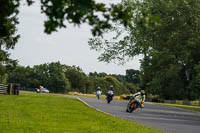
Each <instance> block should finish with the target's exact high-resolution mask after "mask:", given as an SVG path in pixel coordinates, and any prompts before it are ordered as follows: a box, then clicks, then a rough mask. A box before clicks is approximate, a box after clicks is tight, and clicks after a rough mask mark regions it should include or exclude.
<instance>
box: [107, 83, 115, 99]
mask: <svg viewBox="0 0 200 133" xmlns="http://www.w3.org/2000/svg"><path fill="white" fill-rule="evenodd" d="M108 95H111V96H112V97H113V96H114V88H113V85H111V86H110V87H109V88H108V92H107V96H108Z"/></svg>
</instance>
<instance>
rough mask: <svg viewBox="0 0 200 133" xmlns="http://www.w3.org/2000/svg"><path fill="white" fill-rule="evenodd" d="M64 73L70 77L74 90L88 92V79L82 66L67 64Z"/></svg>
mask: <svg viewBox="0 0 200 133" xmlns="http://www.w3.org/2000/svg"><path fill="white" fill-rule="evenodd" d="M64 73H65V75H66V77H67V78H68V79H69V81H70V83H71V87H72V89H73V90H75V91H78V92H83V93H86V89H87V88H86V86H87V83H88V79H87V76H86V75H85V73H84V72H83V71H82V69H81V68H80V67H76V66H72V67H71V66H65V67H64Z"/></svg>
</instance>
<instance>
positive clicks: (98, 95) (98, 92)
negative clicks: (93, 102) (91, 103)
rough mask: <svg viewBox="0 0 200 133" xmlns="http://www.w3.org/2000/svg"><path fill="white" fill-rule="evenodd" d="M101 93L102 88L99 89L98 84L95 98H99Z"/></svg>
mask: <svg viewBox="0 0 200 133" xmlns="http://www.w3.org/2000/svg"><path fill="white" fill-rule="evenodd" d="M101 93H102V90H101V87H100V86H99V87H97V89H96V95H97V98H98V99H99V98H100V96H101Z"/></svg>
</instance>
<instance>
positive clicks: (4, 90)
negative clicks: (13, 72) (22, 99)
mask: <svg viewBox="0 0 200 133" xmlns="http://www.w3.org/2000/svg"><path fill="white" fill-rule="evenodd" d="M19 88H20V84H15V83H10V84H8V85H7V84H0V94H9V95H19Z"/></svg>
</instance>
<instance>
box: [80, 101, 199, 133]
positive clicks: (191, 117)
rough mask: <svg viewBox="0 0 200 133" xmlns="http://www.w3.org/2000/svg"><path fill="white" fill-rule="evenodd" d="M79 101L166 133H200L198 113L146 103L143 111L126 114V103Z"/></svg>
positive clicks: (138, 110)
mask: <svg viewBox="0 0 200 133" xmlns="http://www.w3.org/2000/svg"><path fill="white" fill-rule="evenodd" d="M80 99H81V100H82V101H84V102H85V103H87V104H88V105H89V106H91V107H93V108H95V109H97V110H101V111H103V112H106V113H109V114H111V115H114V116H116V117H120V118H123V119H126V120H130V121H134V122H137V123H140V124H142V125H146V126H149V127H153V128H156V129H160V130H164V131H166V132H167V133H200V113H199V112H195V111H187V110H184V109H180V108H176V107H170V106H162V105H154V104H147V103H146V104H145V107H144V108H143V109H140V108H138V109H137V110H135V111H134V112H132V113H127V112H126V111H125V110H126V106H127V103H128V101H112V102H111V103H110V104H107V103H106V101H105V100H98V99H94V98H80Z"/></svg>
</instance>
